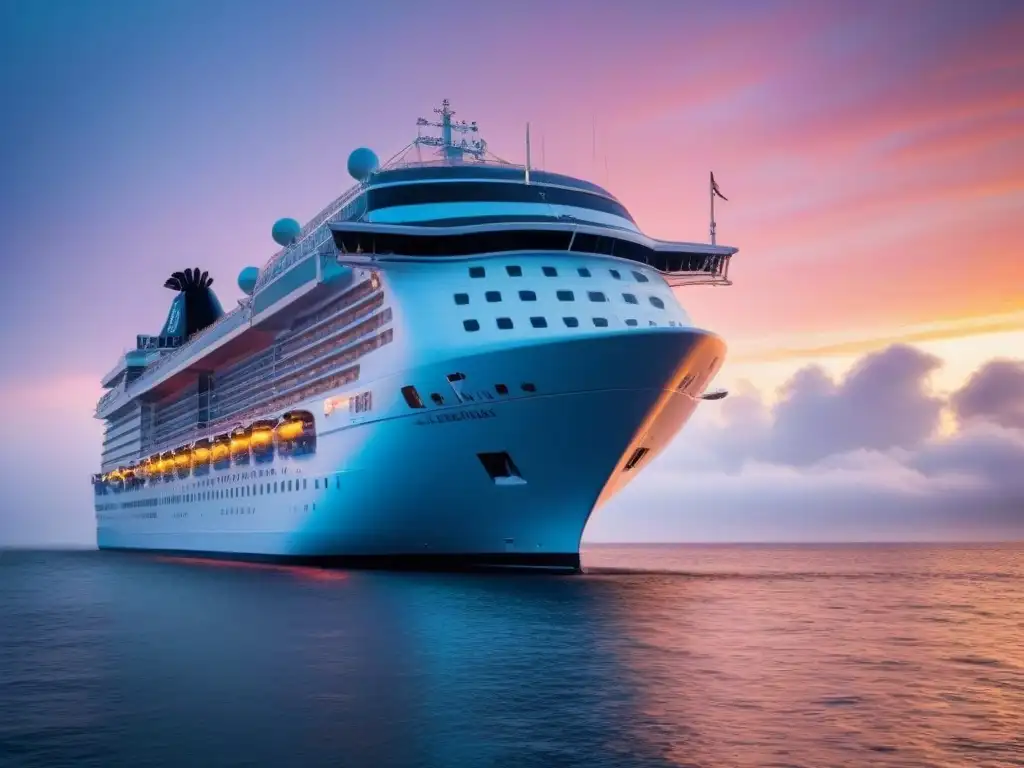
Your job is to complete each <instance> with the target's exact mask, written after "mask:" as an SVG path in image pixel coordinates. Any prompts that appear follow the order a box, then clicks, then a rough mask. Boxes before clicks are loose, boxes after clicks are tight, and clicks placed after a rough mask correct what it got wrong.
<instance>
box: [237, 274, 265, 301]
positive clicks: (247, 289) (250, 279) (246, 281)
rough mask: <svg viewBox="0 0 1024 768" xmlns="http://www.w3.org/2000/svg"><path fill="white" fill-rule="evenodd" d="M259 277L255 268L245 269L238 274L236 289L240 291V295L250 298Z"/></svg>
mask: <svg viewBox="0 0 1024 768" xmlns="http://www.w3.org/2000/svg"><path fill="white" fill-rule="evenodd" d="M259 276H260V271H259V269H258V268H257V267H246V268H245V269H243V270H242V271H241V272H239V273H238V287H239V288H241V289H242V293H244V294H245V295H246V296H252V292H253V290H255V288H256V278H258V277H259Z"/></svg>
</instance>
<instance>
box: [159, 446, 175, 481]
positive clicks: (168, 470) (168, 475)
mask: <svg viewBox="0 0 1024 768" xmlns="http://www.w3.org/2000/svg"><path fill="white" fill-rule="evenodd" d="M160 476H161V477H162V478H163V479H164V480H173V479H174V454H173V453H172V452H171V451H168V452H167V453H161V454H160Z"/></svg>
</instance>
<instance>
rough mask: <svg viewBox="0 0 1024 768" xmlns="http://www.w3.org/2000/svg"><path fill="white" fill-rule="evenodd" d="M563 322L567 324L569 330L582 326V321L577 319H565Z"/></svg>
mask: <svg viewBox="0 0 1024 768" xmlns="http://www.w3.org/2000/svg"><path fill="white" fill-rule="evenodd" d="M562 322H564V323H565V325H566V327H567V328H576V327H577V326H579V324H580V321H579V320H577V319H576V318H575V317H563V318H562Z"/></svg>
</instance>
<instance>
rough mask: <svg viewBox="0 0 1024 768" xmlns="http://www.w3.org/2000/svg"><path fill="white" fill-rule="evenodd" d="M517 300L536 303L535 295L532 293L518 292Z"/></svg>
mask: <svg viewBox="0 0 1024 768" xmlns="http://www.w3.org/2000/svg"><path fill="white" fill-rule="evenodd" d="M519 299H520V301H536V300H537V294H536V293H534V292H533V291H520V292H519Z"/></svg>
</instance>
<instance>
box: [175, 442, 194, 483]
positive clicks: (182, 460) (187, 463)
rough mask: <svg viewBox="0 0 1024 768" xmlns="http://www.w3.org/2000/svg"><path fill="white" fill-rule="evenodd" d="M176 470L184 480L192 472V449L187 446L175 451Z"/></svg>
mask: <svg viewBox="0 0 1024 768" xmlns="http://www.w3.org/2000/svg"><path fill="white" fill-rule="evenodd" d="M174 472H175V474H177V475H178V477H180V478H181V479H182V480H184V479H185V478H186V477H188V476H189V474H190V473H191V472H192V451H191V449H189V448H188V447H187V446H186V447H185V448H179V449H178V450H176V451H175V452H174Z"/></svg>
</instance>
